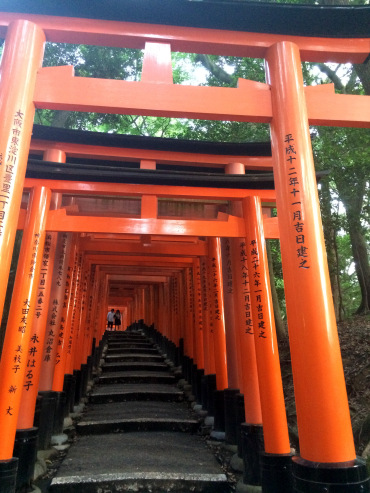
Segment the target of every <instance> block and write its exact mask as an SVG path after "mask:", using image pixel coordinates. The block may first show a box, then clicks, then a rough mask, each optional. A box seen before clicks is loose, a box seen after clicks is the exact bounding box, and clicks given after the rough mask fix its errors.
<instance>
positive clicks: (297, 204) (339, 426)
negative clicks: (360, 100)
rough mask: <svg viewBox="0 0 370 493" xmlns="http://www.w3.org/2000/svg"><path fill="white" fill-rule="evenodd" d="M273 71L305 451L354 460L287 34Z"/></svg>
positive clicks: (319, 457) (276, 152)
mask: <svg viewBox="0 0 370 493" xmlns="http://www.w3.org/2000/svg"><path fill="white" fill-rule="evenodd" d="M267 77H268V82H269V83H270V84H271V98H272V109H273V120H272V123H271V142H272V152H273V158H274V163H275V168H274V176H275V186H276V205H277V210H278V220H279V229H280V235H281V236H280V244H281V255H282V264H283V274H284V281H285V283H284V284H285V297H286V305H287V314H288V325H289V341H290V351H291V357H292V369H293V379H294V391H295V399H296V407H297V420H298V431H299V444H300V454H301V457H302V458H303V459H306V460H307V461H311V462H315V463H340V462H348V461H353V460H354V459H355V456H356V454H355V449H354V444H353V436H352V429H351V420H350V414H349V409H348V401H347V394H346V386H345V381H344V376H343V367H342V361H341V354H340V347H339V342H338V334H337V327H336V321H335V314H334V308H333V302H332V293H331V289H330V279H329V275H328V266H327V259H326V253H325V245H324V238H323V231H322V224H321V218H320V207H319V201H318V194H317V185H316V177H315V169H314V163H313V157H312V149H311V139H310V133H309V125H308V118H307V108H306V102H305V95H304V87H303V77H302V69H301V60H300V54H299V49H298V47H297V46H296V45H295V44H293V43H292V42H280V43H277V44H275V45H273V46H272V47H271V48H270V49H269V50H268V54H267Z"/></svg>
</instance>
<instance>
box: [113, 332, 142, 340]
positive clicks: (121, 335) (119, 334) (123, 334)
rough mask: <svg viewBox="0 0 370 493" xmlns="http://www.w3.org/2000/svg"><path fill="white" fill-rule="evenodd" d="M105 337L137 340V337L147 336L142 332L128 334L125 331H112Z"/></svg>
mask: <svg viewBox="0 0 370 493" xmlns="http://www.w3.org/2000/svg"><path fill="white" fill-rule="evenodd" d="M107 339H108V340H121V339H122V340H126V339H132V340H137V339H147V337H146V336H145V335H143V334H130V333H127V332H120V331H113V332H108V336H107Z"/></svg>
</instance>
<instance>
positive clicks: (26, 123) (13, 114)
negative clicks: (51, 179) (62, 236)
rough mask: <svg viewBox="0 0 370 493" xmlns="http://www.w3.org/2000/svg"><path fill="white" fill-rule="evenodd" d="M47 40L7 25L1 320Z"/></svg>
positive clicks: (1, 138) (2, 78)
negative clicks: (36, 85)
mask: <svg viewBox="0 0 370 493" xmlns="http://www.w3.org/2000/svg"><path fill="white" fill-rule="evenodd" d="M44 42H45V35H44V33H43V32H42V30H41V29H40V28H39V26H37V25H36V24H33V23H32V22H29V21H24V20H17V21H14V22H12V23H11V24H10V25H9V28H8V32H7V35H6V39H5V45H4V49H3V54H2V60H1V66H0V258H1V262H0V319H1V317H2V314H3V307H4V300H5V294H6V289H7V280H8V276H9V270H10V263H11V259H12V252H13V245H14V239H15V233H16V230H17V223H18V214H19V208H20V204H21V200H22V193H23V183H24V177H25V174H26V167H27V159H28V150H29V146H30V140H31V134H32V126H33V118H34V115H35V106H34V104H33V93H34V88H35V83H36V74H37V70H38V69H39V68H40V67H41V64H42V58H43V53H44Z"/></svg>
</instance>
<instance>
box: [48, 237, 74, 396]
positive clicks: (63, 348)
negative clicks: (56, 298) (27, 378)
mask: <svg viewBox="0 0 370 493" xmlns="http://www.w3.org/2000/svg"><path fill="white" fill-rule="evenodd" d="M76 249H77V244H76V235H74V237H73V239H72V245H71V250H70V253H69V262H68V267H67V275H66V280H65V284H64V294H63V305H62V316H61V326H60V331H59V334H58V347H57V354H56V357H55V369H54V375H53V384H52V390H54V391H56V392H62V391H63V385H64V375H65V374H66V373H67V372H66V360H67V351H68V346H69V343H70V334H71V319H72V306H73V299H72V296H73V295H72V286H73V282H74V280H73V267H74V264H75V261H76Z"/></svg>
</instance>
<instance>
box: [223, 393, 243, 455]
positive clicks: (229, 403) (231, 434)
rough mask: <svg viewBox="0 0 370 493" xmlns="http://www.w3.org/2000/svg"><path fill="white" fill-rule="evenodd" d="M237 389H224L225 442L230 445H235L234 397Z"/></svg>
mask: <svg viewBox="0 0 370 493" xmlns="http://www.w3.org/2000/svg"><path fill="white" fill-rule="evenodd" d="M239 392H240V391H239V389H225V391H224V399H225V442H226V443H229V444H230V445H236V444H237V430H236V428H237V427H236V396H237V394H239Z"/></svg>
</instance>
